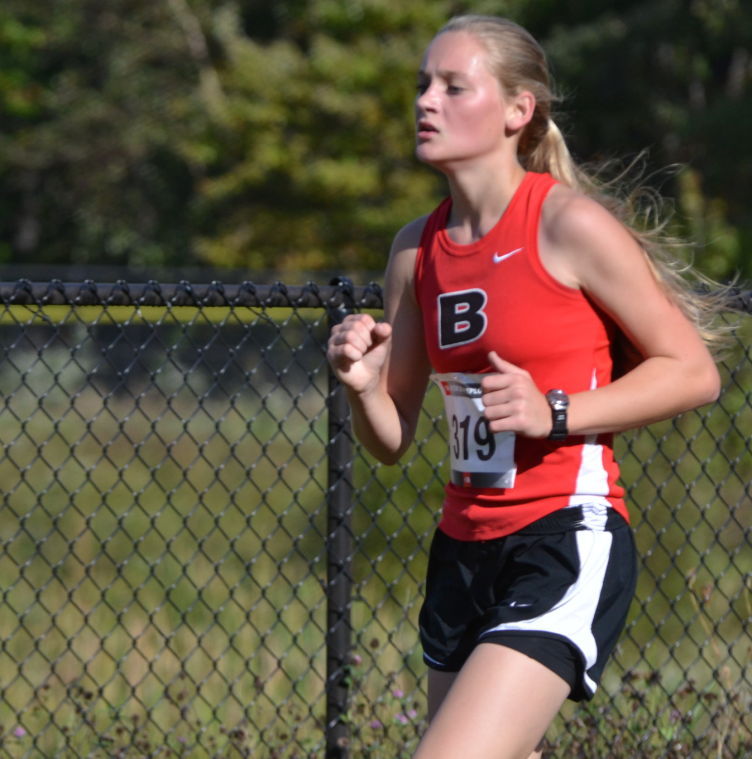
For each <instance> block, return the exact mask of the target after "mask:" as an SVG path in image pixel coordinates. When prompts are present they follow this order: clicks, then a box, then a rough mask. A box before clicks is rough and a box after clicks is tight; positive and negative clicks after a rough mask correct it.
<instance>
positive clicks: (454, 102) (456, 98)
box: [415, 32, 508, 168]
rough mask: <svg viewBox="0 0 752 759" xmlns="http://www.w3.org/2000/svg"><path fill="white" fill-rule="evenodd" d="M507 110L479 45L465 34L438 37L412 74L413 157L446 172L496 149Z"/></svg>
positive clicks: (501, 135)
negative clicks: (415, 90)
mask: <svg viewBox="0 0 752 759" xmlns="http://www.w3.org/2000/svg"><path fill="white" fill-rule="evenodd" d="M507 107H508V103H507V101H506V100H505V98H504V94H503V92H502V88H501V86H500V84H499V82H498V80H497V79H496V77H495V76H494V75H493V74H492V73H491V71H490V69H489V67H488V64H487V62H486V51H485V48H484V47H483V45H482V44H481V43H480V42H479V41H478V40H477V39H475V37H473V36H472V35H470V34H468V33H467V32H445V33H443V34H440V35H439V36H438V37H436V38H435V39H434V40H433V42H432V43H431V44H430V46H429V47H428V50H427V51H426V54H425V57H424V58H423V63H422V65H421V69H420V71H419V73H418V96H417V98H416V100H415V116H416V122H417V124H416V126H417V135H416V148H415V153H416V155H417V157H418V158H419V159H420V160H421V161H424V162H425V163H428V164H431V165H434V166H436V167H437V168H440V167H447V168H449V167H451V166H452V165H454V164H459V163H461V162H463V163H464V162H467V161H469V160H473V159H476V158H480V157H484V156H488V155H490V154H492V153H495V152H497V151H499V150H500V148H501V145H502V144H503V142H504V138H505V125H506V111H507Z"/></svg>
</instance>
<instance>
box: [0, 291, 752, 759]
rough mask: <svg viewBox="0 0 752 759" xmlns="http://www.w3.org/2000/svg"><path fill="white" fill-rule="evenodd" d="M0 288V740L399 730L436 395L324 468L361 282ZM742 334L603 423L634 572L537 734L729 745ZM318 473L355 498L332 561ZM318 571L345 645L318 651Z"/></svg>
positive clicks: (366, 742) (436, 471) (685, 746)
mask: <svg viewBox="0 0 752 759" xmlns="http://www.w3.org/2000/svg"><path fill="white" fill-rule="evenodd" d="M0 296H2V302H3V306H2V311H1V312H0V314H1V318H0V350H1V351H2V363H0V390H1V391H2V397H3V405H2V407H0V441H1V442H2V446H3V454H4V455H3V457H2V459H1V460H0V483H1V484H2V492H3V516H4V518H3V519H2V521H1V522H0V539H1V540H2V552H0V580H1V582H2V593H3V596H2V613H0V641H1V647H0V749H1V750H2V754H3V755H4V756H8V757H14V758H15V757H57V756H60V757H78V756H80V757H84V756H85V757H90V756H91V757H98V756H101V757H142V756H144V757H145V756H154V757H157V756H184V757H204V756H206V757H234V756H238V757H241V756H253V757H275V758H280V759H281V758H282V757H289V758H290V759H292V757H319V756H323V755H325V754H326V755H327V756H335V755H337V756H348V755H350V756H353V757H361V756H373V757H381V756H384V757H387V756H389V757H400V756H405V757H407V756H410V755H411V750H412V749H413V748H414V746H415V745H416V743H417V737H418V735H419V734H420V731H421V729H422V720H423V716H424V713H425V694H424V678H423V675H424V671H425V670H424V665H423V664H422V662H421V656H420V652H419V650H418V645H417V633H416V627H417V613H418V609H419V605H420V598H421V588H422V581H423V574H424V571H425V562H426V551H427V548H428V541H429V539H430V535H431V534H432V531H433V527H434V524H435V521H436V517H437V514H438V507H439V504H440V501H441V495H442V488H443V477H444V468H445V456H446V441H445V432H444V427H443V421H442V419H441V401H440V399H439V398H438V397H437V396H436V395H435V394H434V393H433V392H431V393H429V395H428V396H427V398H426V402H425V405H424V409H423V414H422V417H421V422H420V425H419V429H418V435H417V442H416V444H415V445H414V446H413V447H412V449H411V450H410V452H409V453H408V455H407V456H406V457H405V458H404V460H403V461H402V463H401V464H400V465H399V466H395V467H381V466H378V465H376V463H375V462H374V461H373V460H371V459H370V458H369V457H368V456H367V455H365V454H364V453H363V452H362V451H361V450H360V449H358V448H357V447H356V448H355V449H354V451H355V454H354V457H353V460H352V461H351V462H349V463H348V462H345V463H342V462H339V463H337V462H335V464H336V466H335V467H334V468H333V467H332V460H331V457H332V450H333V449H332V448H331V447H330V446H331V444H332V430H331V424H330V422H331V420H330V419H329V417H330V416H331V413H332V411H331V409H332V408H333V407H332V406H330V407H329V412H328V405H327V404H328V403H330V402H331V398H332V393H331V392H330V378H329V374H328V369H327V366H326V361H325V357H324V349H323V346H324V344H325V341H326V337H327V334H328V329H329V323H330V320H331V319H332V318H336V315H337V314H339V313H341V312H342V310H343V309H346V308H358V307H372V308H378V306H379V305H380V293H379V291H378V288H376V287H371V288H366V289H365V291H364V290H363V289H362V288H360V289H358V288H352V287H351V286H350V285H349V283H347V282H344V283H342V282H340V283H338V284H336V285H334V286H330V287H326V288H317V287H315V286H313V285H311V286H308V287H306V288H302V289H301V288H293V289H288V288H286V287H285V286H284V285H275V286H272V287H265V288H258V287H254V286H253V285H250V284H247V283H246V284H245V285H242V286H238V287H234V288H223V287H222V286H221V285H216V284H215V285H212V286H194V287H191V286H189V285H181V286H170V287H167V288H165V287H160V286H159V285H156V284H155V283H150V284H149V285H132V286H130V287H129V286H128V285H125V284H124V283H119V284H118V285H116V286H95V285H93V284H92V283H85V284H84V285H63V284H62V283H50V284H47V285H31V284H30V283H23V282H22V283H15V284H13V285H0ZM741 300H742V302H743V303H744V304H747V305H748V303H749V298H748V296H747V298H746V300H745V299H744V297H742V299H741ZM751 332H752V320H750V318H749V317H748V316H747V317H742V319H741V327H740V329H739V330H738V332H737V334H736V345H735V347H734V349H733V350H732V351H731V353H730V354H729V356H728V358H727V359H726V360H725V362H724V364H723V373H724V380H725V388H726V389H725V392H724V394H723V396H722V398H721V400H720V401H719V402H718V403H717V404H715V405H713V406H712V407H708V408H703V409H701V410H699V411H696V412H691V413H688V414H685V415H683V416H682V417H681V418H679V419H677V420H675V421H674V422H668V423H664V424H661V425H654V426H652V427H650V428H647V429H645V430H641V431H639V432H636V433H633V434H630V435H625V436H623V437H622V438H621V439H620V440H619V455H620V458H621V460H622V469H623V476H624V480H625V481H626V482H627V483H628V485H629V491H630V511H631V514H632V517H633V524H634V529H635V533H636V537H637V541H638V546H639V549H640V555H641V559H642V566H641V579H640V583H639V586H638V592H637V598H636V600H635V603H634V605H633V609H632V613H631V614H630V621H629V623H628V628H627V630H626V632H625V634H624V636H623V637H622V641H621V643H620V645H619V647H618V650H617V652H616V656H615V659H614V661H613V662H612V663H611V664H610V666H609V667H608V669H607V672H606V676H605V678H604V683H603V687H602V689H601V692H600V693H599V694H598V696H597V698H596V699H595V701H594V702H593V703H592V704H590V705H588V706H587V707H582V706H580V707H575V706H573V705H568V706H567V707H565V710H564V713H563V715H562V717H561V718H560V719H559V720H558V721H557V723H556V724H555V725H554V727H553V728H552V730H551V731H550V734H549V736H548V741H549V752H548V756H551V757H578V756H582V757H594V756H613V757H619V756H624V757H640V756H645V757H653V756H655V757H658V756H661V757H664V756H665V757H679V756H681V757H686V756H697V757H706V756H707V757H710V756H714V757H715V756H717V757H721V759H722V758H723V757H747V756H750V755H752V724H750V713H751V711H752V690H751V688H752V678H750V671H749V663H750V652H751V650H752V639H751V638H750V632H749V630H750V628H749V622H750V617H751V616H752V610H751V608H750V607H751V605H752V600H751V595H752V582H751V580H750V576H751V575H750V569H751V568H752V550H751V549H750V527H749V525H750V518H751V517H752V498H751V497H750V484H749V483H750V479H751V478H752V455H750V444H749V438H750V430H751V429H752V398H751V397H750V389H751V388H752V356H751V355H750V349H749V344H750V341H749V338H750V333H751ZM339 434H342V433H339ZM337 467H339V469H338V468H337ZM333 471H334V472H335V476H339V477H341V478H342V479H343V481H345V480H346V481H347V483H346V484H347V486H348V488H349V489H351V492H350V490H348V493H350V494H349V495H348V497H349V498H350V500H351V502H352V513H351V514H347V515H346V518H342V519H340V520H339V522H337V525H338V526H337V527H336V529H337V530H338V531H339V533H340V534H341V533H342V531H345V532H346V533H347V535H346V537H347V540H346V541H345V543H344V544H342V545H344V546H345V547H346V555H345V556H344V557H343V556H340V557H339V558H336V557H335V559H334V560H333V559H332V556H331V553H329V555H328V553H327V550H329V551H330V552H331V548H332V545H333V539H332V538H333V532H332V530H333V528H332V519H331V512H328V509H330V504H329V505H328V501H329V499H330V495H331V493H332V472H333ZM337 472H339V474H338V475H337V474H336V473H337ZM348 541H349V542H348ZM348 546H349V547H348ZM333 571H334V572H335V574H336V573H337V572H339V573H340V578H344V579H346V580H347V583H348V587H347V593H348V600H347V602H346V604H345V606H346V613H347V624H346V625H345V627H346V629H345V638H342V637H340V638H339V640H340V647H341V642H342V640H345V641H346V642H349V643H350V645H349V646H348V648H347V650H346V651H344V652H343V651H342V650H340V651H338V652H335V654H334V656H333V654H332V651H331V644H332V638H331V632H332V630H331V628H332V617H331V616H328V614H329V615H330V614H331V608H332V607H331V603H332V601H331V594H330V591H331V589H332V587H333V582H332V572H333ZM350 581H352V587H351V588H350V587H349V583H350ZM327 643H329V650H327ZM338 657H339V658H338ZM333 662H334V664H333ZM337 662H338V664H337ZM333 667H334V669H333ZM335 686H336V687H335ZM336 688H339V693H340V696H341V695H342V693H344V694H345V696H346V700H347V709H346V711H345V712H343V713H341V714H339V715H338V719H337V720H336V722H337V728H338V732H332V709H333V708H339V709H340V711H342V708H343V704H342V700H341V698H340V700H339V701H337V700H336V699H335V700H334V701H332V697H331V696H332V692H333V691H334V690H336ZM327 693H328V694H329V695H327ZM335 695H336V694H335ZM335 702H336V703H335ZM332 736H333V737H332ZM603 747H607V749H604V748H603Z"/></svg>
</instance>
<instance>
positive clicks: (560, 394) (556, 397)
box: [546, 390, 569, 410]
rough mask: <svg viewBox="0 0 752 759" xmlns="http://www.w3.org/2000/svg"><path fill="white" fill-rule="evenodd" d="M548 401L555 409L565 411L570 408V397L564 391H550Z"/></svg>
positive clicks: (547, 395)
mask: <svg viewBox="0 0 752 759" xmlns="http://www.w3.org/2000/svg"><path fill="white" fill-rule="evenodd" d="M546 399H547V400H548V402H549V403H550V404H551V407H552V408H554V409H557V410H558V409H565V408H567V406H569V396H568V395H567V394H566V393H565V392H564V391H563V390H549V391H548V392H547V393H546Z"/></svg>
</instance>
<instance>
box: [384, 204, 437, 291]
mask: <svg viewBox="0 0 752 759" xmlns="http://www.w3.org/2000/svg"><path fill="white" fill-rule="evenodd" d="M427 220H428V215H425V216H421V217H419V218H417V219H413V221H411V222H409V223H408V224H406V225H405V226H404V227H402V229H400V230H399V232H397V234H396V235H395V236H394V241H393V242H392V249H391V251H390V253H389V264H388V265H387V270H386V283H385V284H386V295H387V299H391V298H395V297H399V296H401V295H403V294H406V293H411V292H412V285H413V280H414V272H415V258H416V256H417V253H418V247H419V246H420V238H421V236H422V234H423V229H424V228H425V226H426V221H427Z"/></svg>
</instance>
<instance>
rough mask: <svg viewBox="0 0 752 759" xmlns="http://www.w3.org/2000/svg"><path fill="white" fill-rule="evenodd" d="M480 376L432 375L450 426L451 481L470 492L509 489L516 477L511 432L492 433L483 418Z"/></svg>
mask: <svg viewBox="0 0 752 759" xmlns="http://www.w3.org/2000/svg"><path fill="white" fill-rule="evenodd" d="M482 377H483V375H482V374H462V373H459V372H452V373H449V374H432V375H431V379H432V380H433V381H434V382H435V383H436V384H437V385H438V386H439V388H440V389H441V394H442V396H443V398H444V407H445V409H446V418H447V424H448V425H449V453H450V457H451V462H452V464H451V466H452V473H451V479H452V482H453V483H454V484H455V485H459V486H460V487H473V488H512V487H514V478H515V475H516V474H517V466H516V464H515V461H514V440H515V436H514V433H513V432H496V433H494V432H491V430H490V429H489V427H488V421H487V420H486V419H485V418H484V416H483V402H482V401H481V396H482V394H483V391H482V390H481V386H480V380H481V378H482Z"/></svg>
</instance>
